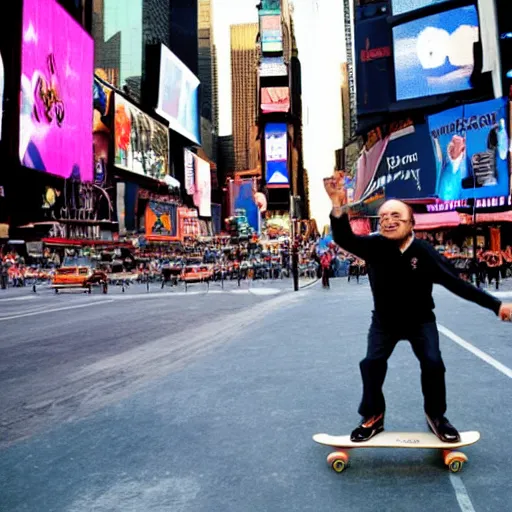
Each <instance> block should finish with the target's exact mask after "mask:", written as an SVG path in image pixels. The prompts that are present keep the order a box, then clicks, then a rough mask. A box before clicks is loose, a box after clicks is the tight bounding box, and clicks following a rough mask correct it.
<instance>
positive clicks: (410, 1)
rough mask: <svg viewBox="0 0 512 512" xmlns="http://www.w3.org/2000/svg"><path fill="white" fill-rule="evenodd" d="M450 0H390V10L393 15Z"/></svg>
mask: <svg viewBox="0 0 512 512" xmlns="http://www.w3.org/2000/svg"><path fill="white" fill-rule="evenodd" d="M450 1H451V0H391V11H392V13H393V15H394V16H396V15H398V14H405V13H406V12H410V11H415V10H416V9H421V8H422V7H428V6H430V5H435V4H444V3H446V2H450Z"/></svg>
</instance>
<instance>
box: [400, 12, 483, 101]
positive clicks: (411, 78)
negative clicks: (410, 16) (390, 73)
mask: <svg viewBox="0 0 512 512" xmlns="http://www.w3.org/2000/svg"><path fill="white" fill-rule="evenodd" d="M478 40H479V34H478V14H477V12H476V8H475V6H474V5H470V6H468V7H460V8H458V9H452V10H449V11H445V12H442V13H440V14H434V15H432V16H427V17H426V18H421V19H418V20H414V21H410V22H408V23H404V24H403V25H398V26H397V27H394V28H393V57H394V63H395V83H396V99H397V101H400V100H407V99H412V98H422V97H425V96H433V95H436V94H449V93H452V92H456V91H464V90H469V89H471V88H472V85H471V74H472V73H473V68H474V57H473V44H474V43H475V42H477V41H478Z"/></svg>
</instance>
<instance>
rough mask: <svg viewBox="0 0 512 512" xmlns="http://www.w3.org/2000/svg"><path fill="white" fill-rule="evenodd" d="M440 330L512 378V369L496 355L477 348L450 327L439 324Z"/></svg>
mask: <svg viewBox="0 0 512 512" xmlns="http://www.w3.org/2000/svg"><path fill="white" fill-rule="evenodd" d="M437 327H438V329H439V332H440V333H442V334H444V335H445V336H446V337H447V338H450V339H451V340H452V341H454V342H455V343H457V345H460V346H461V347H462V348H465V349H466V350H468V351H469V352H471V353H472V354H474V355H475V356H476V357H479V358H480V359H481V360H482V361H485V362H486V363H487V364H490V365H491V366H494V368H496V370H498V371H500V372H501V373H503V374H504V375H506V376H507V377H510V378H511V379H512V370H511V369H510V368H509V367H508V366H505V365H504V364H502V363H500V362H499V361H497V360H496V359H494V357H491V356H490V355H489V354H486V353H485V352H482V351H481V350H480V349H479V348H476V347H475V346H473V345H471V343H469V342H468V341H466V340H463V339H462V338H461V337H460V336H457V335H456V334H455V333H454V332H452V331H450V329H447V328H446V327H444V326H443V325H439V324H438V326H437Z"/></svg>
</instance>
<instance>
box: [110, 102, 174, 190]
mask: <svg viewBox="0 0 512 512" xmlns="http://www.w3.org/2000/svg"><path fill="white" fill-rule="evenodd" d="M114 122H115V144H114V146H115V157H114V164H115V165H116V166H117V167H119V168H120V169H125V170H126V171H130V172H134V173H136V174H140V175H142V176H147V177H148V178H153V179H156V180H163V179H164V178H165V177H166V176H167V175H168V174H169V131H168V130H167V127H166V126H164V125H163V124H161V123H159V122H158V121H155V120H154V119H152V118H151V117H149V116H148V115H147V114H145V113H144V112H142V110H140V109H138V108H137V107H136V106H135V105H132V104H131V103H130V102H129V101H127V100H125V99H124V98H123V97H122V96H121V95H119V94H117V93H116V94H115V121H114Z"/></svg>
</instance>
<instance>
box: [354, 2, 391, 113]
mask: <svg viewBox="0 0 512 512" xmlns="http://www.w3.org/2000/svg"><path fill="white" fill-rule="evenodd" d="M359 9H361V8H359ZM391 44H392V41H391V31H390V30H389V25H388V22H387V18H386V16H379V17H376V18H369V19H363V20H361V21H358V22H357V24H356V26H355V52H356V88H357V113H358V114H359V115H361V114H369V113H372V112H381V111H385V110H388V109H389V104H390V102H391V75H392V73H391V69H392V60H391ZM375 84H379V86H378V87H375Z"/></svg>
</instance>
